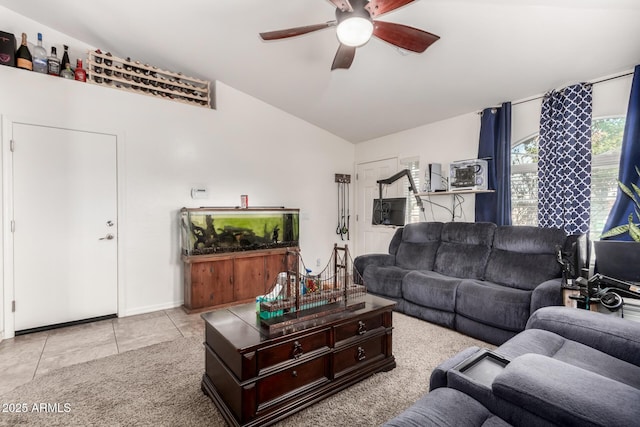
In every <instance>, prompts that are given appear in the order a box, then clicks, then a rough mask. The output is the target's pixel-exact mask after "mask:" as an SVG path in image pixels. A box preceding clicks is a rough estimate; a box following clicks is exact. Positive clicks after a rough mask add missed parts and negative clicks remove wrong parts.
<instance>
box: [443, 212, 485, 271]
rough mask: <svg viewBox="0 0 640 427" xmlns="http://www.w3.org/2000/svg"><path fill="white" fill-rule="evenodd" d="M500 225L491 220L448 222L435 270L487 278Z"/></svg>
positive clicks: (444, 227)
mask: <svg viewBox="0 0 640 427" xmlns="http://www.w3.org/2000/svg"><path fill="white" fill-rule="evenodd" d="M495 229H496V225H495V224H492V223H489V222H476V223H468V222H448V223H446V224H444V225H443V227H442V235H441V240H442V241H441V243H440V246H439V248H438V252H437V253H436V261H435V265H434V268H433V270H434V271H437V272H438V273H441V274H444V275H445V276H452V277H459V278H464V279H483V278H484V271H485V267H486V264H487V260H488V259H489V254H490V252H491V244H492V242H493V233H494V231H495Z"/></svg>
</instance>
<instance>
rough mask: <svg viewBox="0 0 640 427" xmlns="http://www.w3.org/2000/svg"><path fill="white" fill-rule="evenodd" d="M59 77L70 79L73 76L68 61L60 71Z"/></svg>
mask: <svg viewBox="0 0 640 427" xmlns="http://www.w3.org/2000/svg"><path fill="white" fill-rule="evenodd" d="M60 77H64V78H65V79H71V80H73V79H74V78H75V75H74V73H73V70H72V69H71V65H70V64H69V63H68V62H67V66H66V67H65V68H64V70H62V71H60Z"/></svg>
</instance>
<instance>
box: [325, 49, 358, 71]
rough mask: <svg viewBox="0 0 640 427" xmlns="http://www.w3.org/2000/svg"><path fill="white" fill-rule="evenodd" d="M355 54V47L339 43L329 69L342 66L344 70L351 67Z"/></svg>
mask: <svg viewBox="0 0 640 427" xmlns="http://www.w3.org/2000/svg"><path fill="white" fill-rule="evenodd" d="M355 56H356V48H355V47H353V46H347V45H344V44H342V43H340V46H339V47H338V51H337V52H336V56H335V58H333V64H331V71H333V70H335V69H336V68H344V69H345V70H346V69H348V68H349V67H351V63H352V62H353V58H354V57H355Z"/></svg>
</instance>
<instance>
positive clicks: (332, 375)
mask: <svg viewBox="0 0 640 427" xmlns="http://www.w3.org/2000/svg"><path fill="white" fill-rule="evenodd" d="M364 301H365V304H364V307H363V308H361V309H358V310H354V311H350V310H347V311H343V312H339V313H334V314H331V315H326V316H325V317H323V318H319V319H314V320H312V321H309V322H306V323H299V324H296V327H295V328H293V329H292V330H291V331H283V332H280V333H278V334H276V335H275V336H271V335H269V334H268V331H267V330H266V329H265V328H262V327H261V326H260V323H259V321H258V320H257V319H256V313H255V305H254V304H244V305H236V306H233V307H229V308H227V309H226V310H216V311H212V312H209V313H205V314H203V315H202V318H203V319H204V320H205V340H206V342H205V373H204V375H203V378H202V389H203V391H204V392H205V393H206V394H207V395H208V396H209V397H211V399H212V400H213V402H214V403H215V404H216V406H217V407H218V409H220V412H221V413H222V415H223V416H224V418H225V420H226V421H227V423H228V424H229V425H232V426H245V427H247V426H262V425H270V424H273V423H275V422H277V421H279V420H282V419H283V418H284V417H286V416H288V415H290V414H292V413H294V412H296V411H299V410H300V409H304V408H305V407H307V406H309V405H310V404H313V403H315V402H317V401H319V400H321V399H324V398H325V397H328V396H330V395H332V394H334V393H337V392H338V391H340V390H342V389H344V388H345V387H348V386H349V385H351V384H354V383H356V382H358V381H360V380H362V379H364V378H366V377H368V376H370V375H372V374H373V373H376V372H381V371H388V370H391V369H393V368H394V367H395V366H396V363H395V358H394V356H393V353H392V332H393V321H392V309H393V307H394V306H395V302H393V301H388V300H385V299H383V298H379V297H377V296H373V295H367V296H365V297H364Z"/></svg>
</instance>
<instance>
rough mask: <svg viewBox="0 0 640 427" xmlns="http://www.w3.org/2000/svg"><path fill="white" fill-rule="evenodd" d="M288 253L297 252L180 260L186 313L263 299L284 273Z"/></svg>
mask: <svg viewBox="0 0 640 427" xmlns="http://www.w3.org/2000/svg"><path fill="white" fill-rule="evenodd" d="M291 250H297V248H291V249H287V248H280V249H272V250H261V251H247V252H239V253H233V254H224V255H208V256H183V257H182V260H183V262H184V308H185V310H186V311H187V312H195V311H203V310H208V309H210V308H214V307H220V306H223V305H226V304H230V303H236V302H237V303H239V302H248V301H252V300H255V297H256V296H258V295H264V294H265V293H266V292H268V291H269V289H270V288H271V286H272V285H273V284H274V283H275V280H276V277H277V276H278V273H280V272H281V271H285V258H286V254H287V252H288V251H291Z"/></svg>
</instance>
